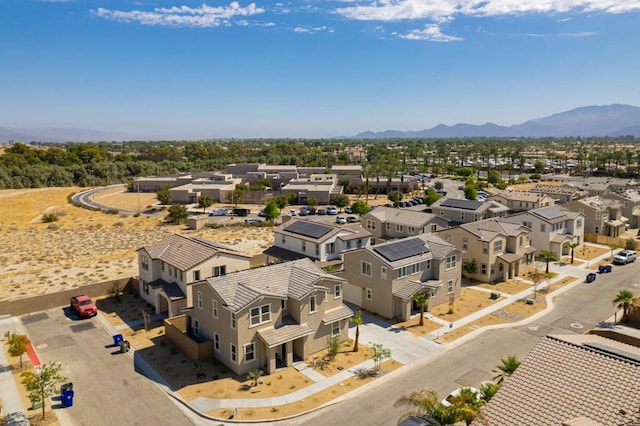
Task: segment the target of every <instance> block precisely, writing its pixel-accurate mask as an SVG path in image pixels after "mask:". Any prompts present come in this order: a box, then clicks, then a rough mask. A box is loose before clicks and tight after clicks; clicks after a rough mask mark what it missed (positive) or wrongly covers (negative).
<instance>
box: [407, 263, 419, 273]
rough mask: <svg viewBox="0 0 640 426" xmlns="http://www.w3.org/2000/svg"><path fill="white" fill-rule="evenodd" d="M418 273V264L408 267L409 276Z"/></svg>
mask: <svg viewBox="0 0 640 426" xmlns="http://www.w3.org/2000/svg"><path fill="white" fill-rule="evenodd" d="M418 272H420V264H419V263H414V264H413V265H409V274H410V275H413V274H417V273H418Z"/></svg>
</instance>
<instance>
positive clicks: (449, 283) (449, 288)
mask: <svg viewBox="0 0 640 426" xmlns="http://www.w3.org/2000/svg"><path fill="white" fill-rule="evenodd" d="M451 293H453V280H449V281H447V294H451Z"/></svg>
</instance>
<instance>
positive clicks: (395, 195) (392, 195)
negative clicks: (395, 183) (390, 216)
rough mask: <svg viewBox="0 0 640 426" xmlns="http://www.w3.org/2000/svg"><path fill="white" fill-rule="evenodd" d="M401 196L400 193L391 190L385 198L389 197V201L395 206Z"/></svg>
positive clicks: (400, 199)
mask: <svg viewBox="0 0 640 426" xmlns="http://www.w3.org/2000/svg"><path fill="white" fill-rule="evenodd" d="M402 197H403V195H402V193H401V192H400V191H396V190H393V191H391V192H389V194H387V198H388V199H389V201H391V202H392V203H393V205H394V206H396V207H397V206H398V203H399V202H400V201H402Z"/></svg>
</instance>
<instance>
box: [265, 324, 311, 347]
mask: <svg viewBox="0 0 640 426" xmlns="http://www.w3.org/2000/svg"><path fill="white" fill-rule="evenodd" d="M310 334H313V328H311V326H310V325H309V324H307V323H306V322H305V323H304V324H283V325H282V326H280V327H278V328H273V327H269V328H264V329H262V330H258V335H259V336H260V338H261V339H262V340H263V341H264V343H265V344H266V345H267V347H269V348H274V347H276V346H278V345H281V344H283V343H287V342H290V341H292V340H295V339H299V338H301V337H304V336H308V335H310Z"/></svg>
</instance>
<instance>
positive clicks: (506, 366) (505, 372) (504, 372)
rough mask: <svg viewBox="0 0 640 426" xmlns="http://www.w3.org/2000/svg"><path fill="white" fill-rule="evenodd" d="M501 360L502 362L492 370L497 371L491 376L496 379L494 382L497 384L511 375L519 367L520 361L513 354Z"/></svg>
mask: <svg viewBox="0 0 640 426" xmlns="http://www.w3.org/2000/svg"><path fill="white" fill-rule="evenodd" d="M501 361H502V364H501V365H498V366H496V370H493V371H494V372H499V373H498V375H497V376H496V377H494V378H493V380H497V382H496V383H498V384H502V382H503V381H504V379H505V378H507V377H509V376H511V375H512V374H513V372H514V371H516V369H517V368H518V367H520V361H518V358H516V356H515V355H509V356H508V357H506V358H503V359H501Z"/></svg>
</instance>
